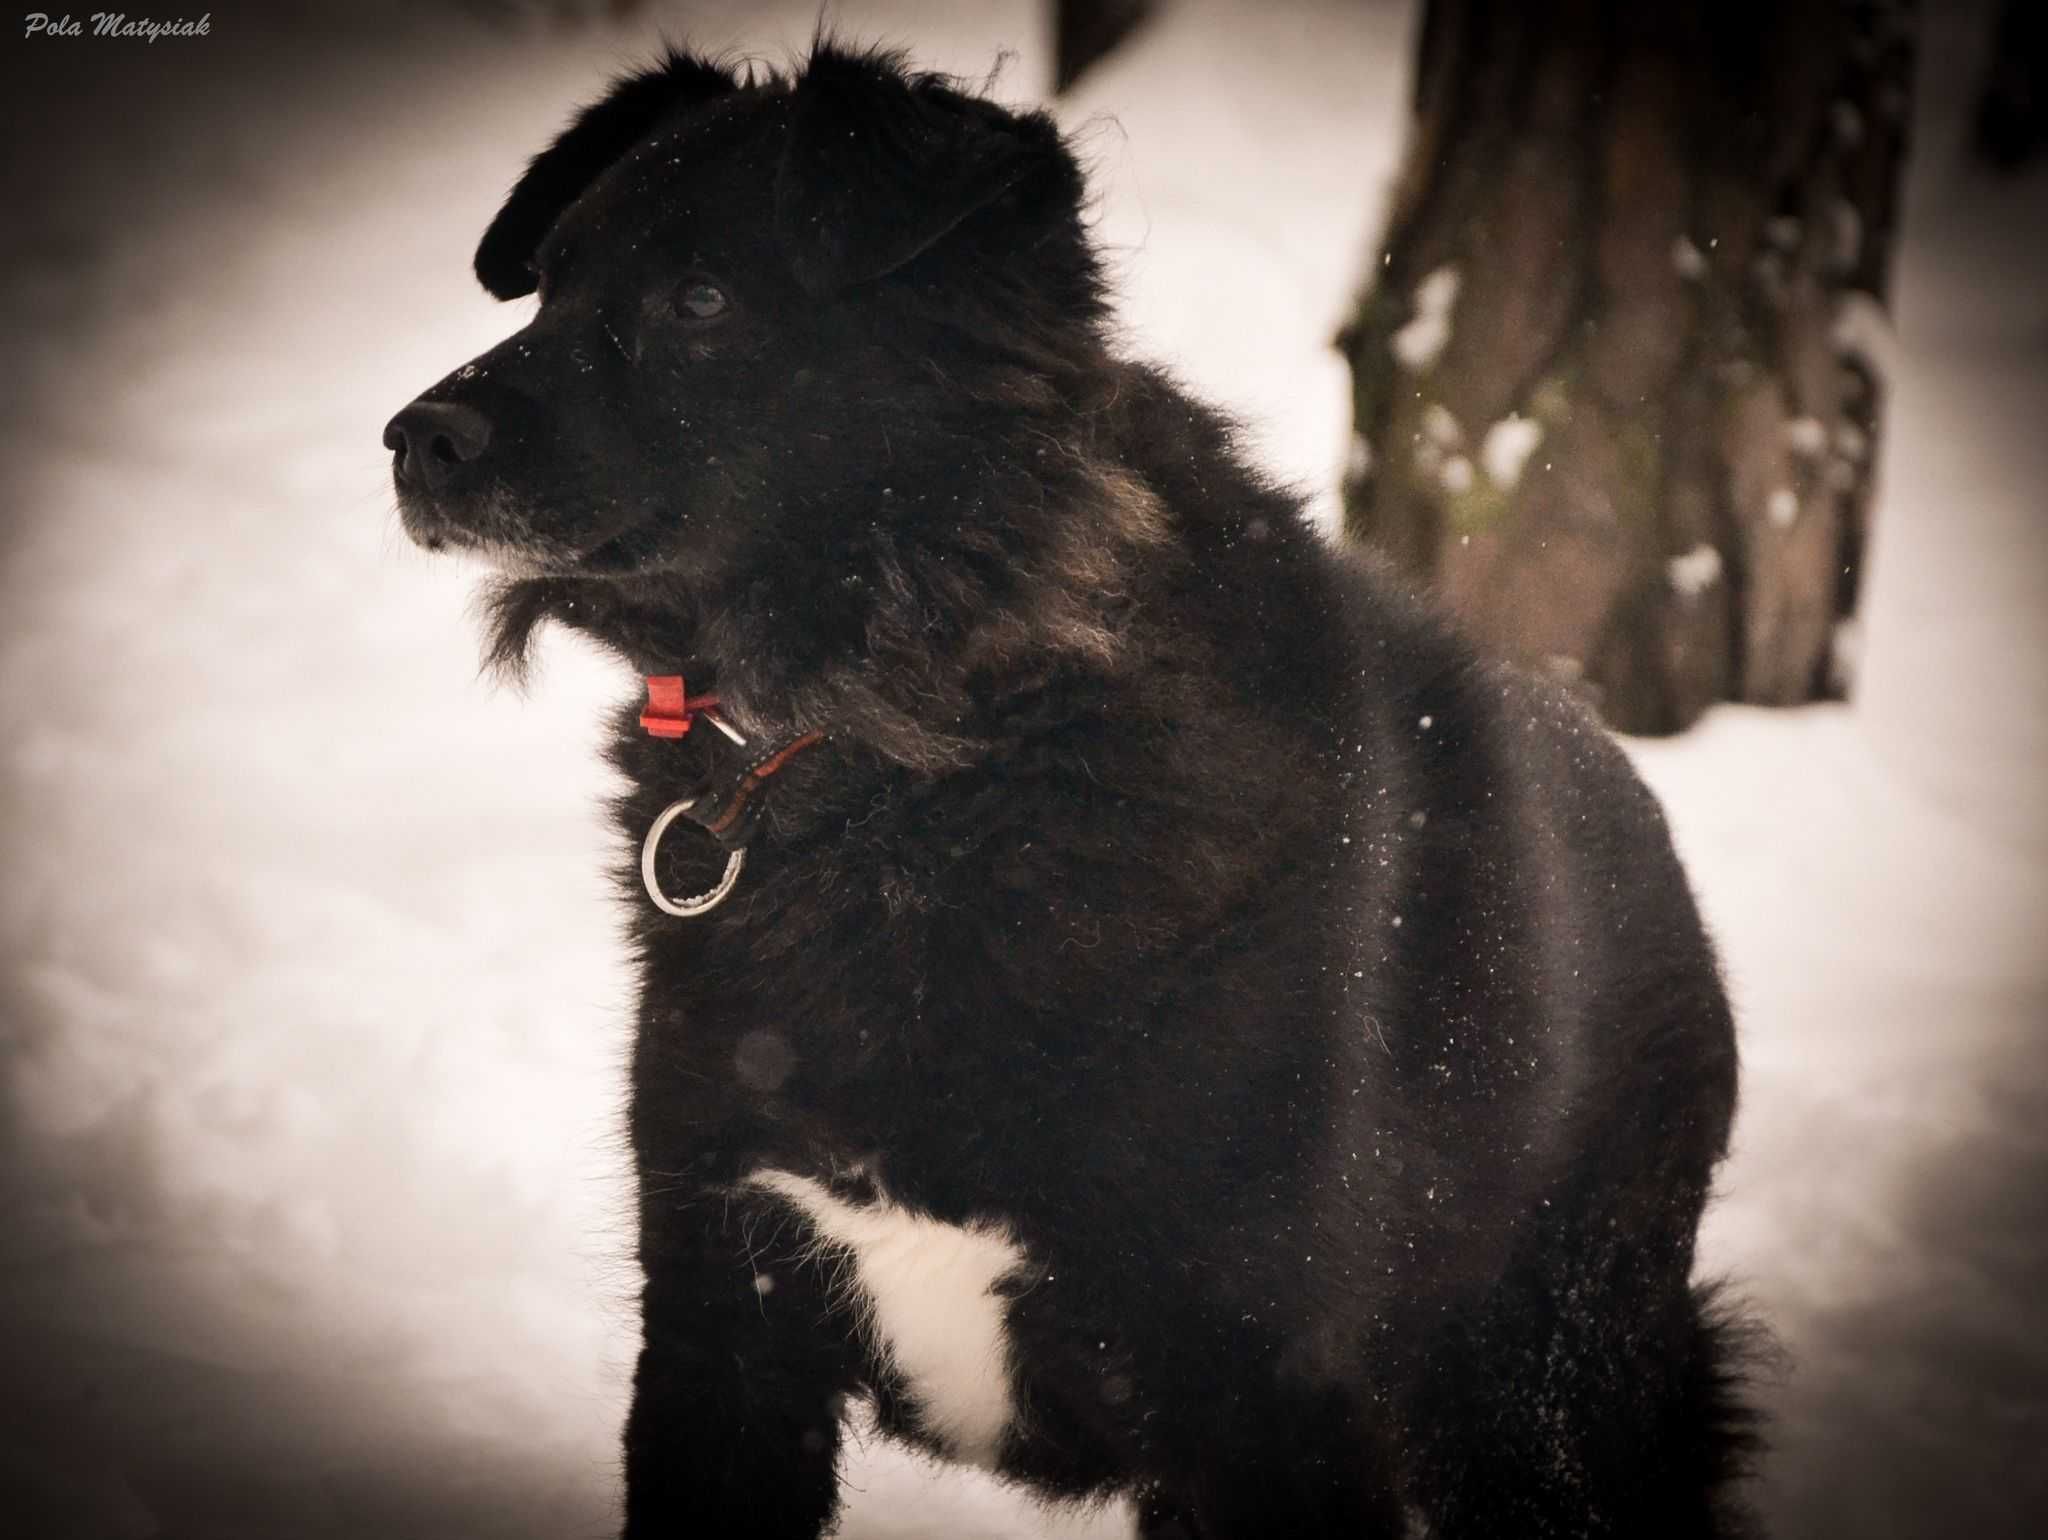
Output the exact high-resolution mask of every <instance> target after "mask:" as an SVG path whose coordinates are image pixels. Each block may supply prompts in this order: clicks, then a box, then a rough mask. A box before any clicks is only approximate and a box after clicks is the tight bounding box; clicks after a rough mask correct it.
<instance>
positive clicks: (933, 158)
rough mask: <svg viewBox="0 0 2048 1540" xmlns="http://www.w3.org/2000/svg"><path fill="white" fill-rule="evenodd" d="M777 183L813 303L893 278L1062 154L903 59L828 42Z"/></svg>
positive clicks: (797, 266) (802, 85)
mask: <svg viewBox="0 0 2048 1540" xmlns="http://www.w3.org/2000/svg"><path fill="white" fill-rule="evenodd" d="M792 107H793V116H792V120H791V123H790V129H789V140H788V144H787V147H786V148H785V149H784V151H783V156H782V164H781V167H780V168H779V170H778V171H777V173H776V182H775V223H776V233H777V235H778V237H779V238H780V240H781V243H782V247H783V250H784V251H785V253H786V254H787V255H788V259H789V263H790V266H791V268H792V270H793V271H794V272H795V274H796V276H797V279H798V281H799V282H801V283H802V284H803V286H804V287H805V288H806V289H808V290H810V291H811V292H812V293H813V294H829V293H833V292H836V291H837V290H840V289H843V288H845V287H846V286H848V285H849V284H856V283H862V282H865V281H866V280H868V279H871V278H879V277H881V276H882V275H883V274H885V273H890V272H894V271H895V270H896V269H897V268H899V267H901V266H903V264H904V263H906V262H908V261H910V260H911V259H912V258H913V257H915V256H917V255H918V254H919V253H920V252H923V251H926V250H928V249H929V248H931V247H932V246H934V245H936V244H937V243H938V242H939V241H940V240H942V239H944V238H945V237H946V235H948V234H949V233H950V232H952V231H953V230H954V229H956V228H957V227H958V226H959V225H960V224H961V223H962V222H963V221H965V220H967V219H968V218H969V217H971V216H972V215H974V214H976V213H978V212H979V211H980V210H982V209H984V208H986V207H987V206H988V205H989V204H991V203H993V202H995V201H996V199H998V198H1000V197H1002V196H1003V195H1004V194H1005V193H1007V192H1008V191H1010V189H1011V188H1013V187H1015V186H1016V185H1017V184H1018V183H1019V182H1020V181H1022V180H1023V179H1024V177H1025V176H1026V175H1028V174H1029V173H1030V172H1031V171H1032V170H1033V169H1034V168H1035V167H1038V166H1041V165H1043V164H1045V163H1046V161H1047V158H1048V156H1049V155H1050V156H1052V157H1054V158H1057V157H1058V155H1059V153H1060V152H1059V149H1058V135H1057V131H1056V130H1054V129H1053V128H1052V127H1051V125H1050V123H1049V122H1047V121H1043V120H1039V119H1035V118H1017V117H1013V116H1011V115H1010V114H1009V113H1006V112H1004V111H1003V110H1002V109H1001V108H998V107H996V106H994V105H993V104H991V103H988V102H984V101H981V100H978V99H977V98H974V97H970V96H966V95H963V94H962V93H960V92H958V91H955V90H953V89H951V88H950V87H948V86H947V85H945V84H944V83H943V82H941V81H940V80H939V79H938V78H937V77H935V76H929V75H925V76H914V75H907V74H906V73H905V72H904V70H903V69H902V67H901V65H900V63H899V62H898V60H897V59H896V57H895V56H893V55H890V54H886V53H877V54H858V53H849V52H845V51H842V50H840V49H838V48H835V47H833V46H832V45H831V44H829V43H821V44H820V45H819V46H818V47H817V48H816V49H814V50H813V52H812V54H811V58H810V63H809V66H808V68H806V70H805V71H804V73H803V76H802V77H801V78H800V79H799V80H798V82H797V86H796V90H795V93H794V99H793V103H792Z"/></svg>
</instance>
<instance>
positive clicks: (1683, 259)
mask: <svg viewBox="0 0 2048 1540" xmlns="http://www.w3.org/2000/svg"><path fill="white" fill-rule="evenodd" d="M1671 270H1672V271H1673V272H1674V273H1676V274H1678V276H1679V277H1681V278H1685V279H1691V280H1698V279H1701V278H1704V277H1706V276H1707V259H1706V256H1705V255H1704V254H1703V253H1702V252H1701V251H1700V249H1699V247H1697V246H1695V245H1694V244H1693V243H1692V237H1690V236H1686V235H1681V236H1679V237H1677V238H1676V239H1675V240H1673V241H1672V243H1671Z"/></svg>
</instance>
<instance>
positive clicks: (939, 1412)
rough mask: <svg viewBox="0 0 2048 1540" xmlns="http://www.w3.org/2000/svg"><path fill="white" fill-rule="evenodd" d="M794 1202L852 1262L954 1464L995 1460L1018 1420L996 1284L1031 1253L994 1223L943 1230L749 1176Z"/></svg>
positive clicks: (877, 1329)
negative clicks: (1011, 1387) (1004, 1437)
mask: <svg viewBox="0 0 2048 1540" xmlns="http://www.w3.org/2000/svg"><path fill="white" fill-rule="evenodd" d="M747 1182H748V1184H749V1185H751V1186H754V1187H761V1188H765V1189H766V1190H767V1191H769V1192H772V1193H775V1194H776V1195H778V1196H779V1197H782V1198H785V1199H787V1200H788V1201H789V1202H790V1203H791V1204H792V1205H794V1206H795V1207H796V1208H797V1209H799V1210H800V1211H801V1212H802V1213H803V1215H804V1217H805V1218H807V1219H808V1220H810V1222H811V1224H812V1225H813V1226H815V1227H816V1229H817V1231H818V1234H819V1235H820V1236H821V1237H823V1238H824V1239H825V1240H827V1241H830V1242H832V1243H833V1244H835V1245H839V1246H843V1247H845V1248H846V1250H847V1251H848V1252H849V1253H851V1255H852V1258H853V1269H852V1271H853V1276H852V1277H851V1278H850V1279H848V1280H847V1283H848V1285H849V1287H850V1288H851V1289H852V1290H853V1291H855V1292H856V1293H857V1296H858V1299H857V1307H858V1309H859V1311H860V1315H861V1319H862V1323H863V1326H864V1328H865V1329H866V1331H867V1332H868V1334H869V1336H870V1338H871V1339H872V1342H873V1345H874V1348H875V1350H876V1352H877V1353H878V1354H884V1355H886V1356H887V1357H888V1359H889V1361H890V1362H891V1363H892V1364H893V1365H894V1366H895V1368H896V1371H897V1372H898V1373H899V1374H901V1375H902V1376H903V1381H904V1388H905V1391H906V1393H907V1394H908V1396H909V1398H910V1400H911V1401H912V1402H913V1403H915V1405H916V1407H917V1409H918V1413H919V1420H920V1421H921V1422H922V1424H923V1425H924V1427H925V1429H926V1431H928V1432H929V1433H931V1434H932V1435H933V1436H934V1437H935V1438H937V1439H938V1440H940V1442H942V1443H943V1444H944V1445H945V1446H946V1448H947V1450H948V1451H949V1452H950V1453H951V1454H952V1455H953V1456H954V1457H955V1458H956V1459H962V1460H972V1461H975V1462H977V1463H979V1464H983V1465H993V1464H994V1463H995V1457H996V1451H997V1449H998V1448H999V1446H1000V1445H1001V1443H1002V1438H1003V1433H1004V1430H1005V1429H1007V1428H1008V1427H1009V1425H1010V1421H1011V1418H1012V1417H1013V1415H1014V1413H1015V1408H1014V1407H1013V1405H1012V1403H1011V1399H1010V1357H1009V1344H1008V1342H1007V1341H1006V1340H1005V1338H1004V1335H1003V1308H1004V1302H1003V1300H1002V1299H1001V1298H999V1297H998V1296H997V1295H996V1294H995V1292H994V1289H995V1286H996V1284H997V1283H999V1282H1000V1281H1001V1280H1002V1279H1003V1278H1005V1277H1006V1276H1008V1275H1009V1274H1010V1273H1012V1272H1015V1271H1016V1270H1017V1269H1018V1268H1020V1267H1022V1266H1023V1265H1024V1250H1023V1248H1022V1247H1021V1246H1019V1245H1018V1244H1017V1242H1016V1240H1015V1238H1014V1237H1012V1236H1011V1234H1010V1232H1009V1230H1008V1229H1007V1228H1006V1227H1005V1226H1003V1225H1001V1224H999V1223H997V1222H995V1221H993V1220H977V1221H975V1222H974V1223H973V1224H971V1225H968V1226H964V1227H963V1226H960V1225H950V1224H944V1223H942V1222H940V1221H939V1220H936V1219H932V1218H929V1217H927V1216H925V1215H922V1214H916V1213H912V1212H911V1211H910V1210H908V1209H906V1208H903V1207H902V1206H901V1205H899V1204H897V1203H895V1202H893V1201H891V1200H890V1199H889V1198H888V1197H887V1196H886V1195H884V1196H883V1197H882V1198H881V1199H880V1200H879V1201H877V1202H874V1203H849V1202H847V1201H846V1200H845V1199H843V1198H841V1197H838V1196H837V1195H836V1194H834V1193H833V1192H832V1191H831V1190H830V1189H828V1188H827V1187H826V1186H825V1185H824V1184H823V1183H821V1182H818V1181H815V1180H813V1179H812V1178H810V1177H806V1176H798V1175H796V1174H795V1173H794V1172H789V1171H777V1170H773V1169H763V1170H760V1171H756V1172H754V1173H753V1174H752V1175H751V1176H749V1177H748V1178H747Z"/></svg>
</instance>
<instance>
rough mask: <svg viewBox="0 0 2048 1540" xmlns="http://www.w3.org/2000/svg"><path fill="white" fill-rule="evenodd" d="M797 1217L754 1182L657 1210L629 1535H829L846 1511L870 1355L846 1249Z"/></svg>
mask: <svg viewBox="0 0 2048 1540" xmlns="http://www.w3.org/2000/svg"><path fill="white" fill-rule="evenodd" d="M787 1228H788V1216H787V1214H786V1213H785V1212H783V1211H780V1210H778V1209H776V1208H774V1207H773V1206H770V1205H766V1204H763V1203H761V1202H758V1201H750V1200H748V1199H745V1198H740V1197H734V1198H731V1199H727V1198H725V1197H722V1196H721V1197H711V1198H707V1199H705V1200H703V1201H702V1202H700V1203H699V1204H696V1205H693V1206H691V1207H689V1208H687V1209H683V1210H668V1211H666V1212H663V1213H661V1214H658V1215H647V1216H644V1223H643V1232H642V1244H641V1263H642V1265H643V1266H644V1268H645V1269H646V1273H647V1285H646V1288H645V1290H644V1292H643V1294H642V1297H641V1299H642V1308H643V1328H642V1329H643V1346H642V1348H641V1351H640V1361H639V1366H638V1368H637V1370H636V1371H635V1374H634V1378H633V1409H632V1412H631V1414H630V1415H629V1416H628V1418H627V1421H626V1440H625V1442H626V1451H625V1452H626V1504H625V1507H626V1523H625V1535H626V1540H656V1537H659V1540H688V1537H694V1536H718V1537H727V1536H742V1535H744V1536H758V1537H760V1540H816V1537H817V1536H819V1535H821V1534H822V1533H823V1532H824V1531H825V1528H826V1526H827V1525H828V1524H829V1523H830V1522H831V1521H832V1519H833V1517H834V1515H835V1513H836V1512H837V1509H838V1502H839V1493H838V1476H837V1473H836V1470H835V1462H836V1459H837V1456H838V1451H839V1437H840V1430H839V1423H840V1416H841V1412H842V1409H843V1407H844V1405H845V1399H846V1396H847V1395H848V1393H849V1392H851V1391H853V1390H854V1389H855V1388H856V1387H857V1385H858V1383H859V1355H858V1352H857V1350H856V1348H855V1346H854V1342H855V1337H854V1332H853V1323H852V1322H851V1320H850V1319H849V1318H848V1313H847V1312H846V1311H845V1310H844V1309H843V1308H842V1306H841V1304H840V1303H839V1302H838V1301H837V1300H836V1299H835V1297H834V1294H833V1289H832V1281H833V1280H832V1276H831V1265H832V1264H831V1259H830V1258H829V1257H825V1256H821V1255H820V1254H819V1253H818V1252H817V1250H816V1248H815V1247H811V1248H808V1249H806V1248H802V1247H801V1246H800V1245H799V1244H798V1239H799V1238H797V1237H794V1236H792V1235H790V1234H788V1233H786V1232H787Z"/></svg>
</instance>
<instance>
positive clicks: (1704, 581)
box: [1664, 541, 1721, 599]
mask: <svg viewBox="0 0 2048 1540" xmlns="http://www.w3.org/2000/svg"><path fill="white" fill-rule="evenodd" d="M1664 571H1665V575H1666V576H1667V577H1669V578H1670V580H1671V586H1672V588H1673V589H1674V590H1676V591H1677V592H1678V594H1679V595H1680V596H1682V597H1684V598H1687V599H1697V598H1698V597H1699V596H1700V595H1701V594H1703V593H1705V592H1706V591H1707V590H1708V589H1709V588H1712V587H1713V586H1714V585H1715V584H1716V583H1718V582H1720V581H1721V553H1720V552H1719V551H1717V550H1715V549H1714V548H1713V547H1712V546H1711V545H1708V544H1707V543H1706V542H1705V541H1701V542H1700V543H1699V544H1698V545H1696V546H1694V547H1693V548H1692V549H1691V550H1689V551H1686V552H1684V553H1682V554H1681V555H1678V556H1674V557H1672V558H1671V559H1670V560H1669V561H1667V562H1666V563H1665V564H1664Z"/></svg>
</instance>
